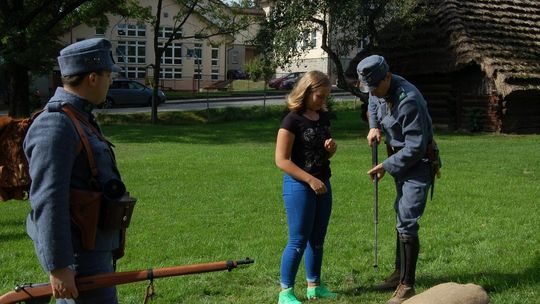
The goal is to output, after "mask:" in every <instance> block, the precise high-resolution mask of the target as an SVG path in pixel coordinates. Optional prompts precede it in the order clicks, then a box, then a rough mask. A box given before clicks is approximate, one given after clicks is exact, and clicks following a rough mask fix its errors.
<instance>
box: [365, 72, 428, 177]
mask: <svg viewBox="0 0 540 304" xmlns="http://www.w3.org/2000/svg"><path fill="white" fill-rule="evenodd" d="M387 100H389V101H390V102H387ZM389 105H392V108H391V109H390V107H389ZM368 117H369V127H370V128H378V129H382V130H383V131H384V133H385V137H386V143H387V144H389V145H390V146H392V147H394V148H397V149H400V150H399V151H398V152H397V153H395V154H393V155H392V156H390V157H388V158H387V159H386V160H384V161H383V163H382V164H383V167H384V169H385V170H386V171H387V172H388V173H389V174H390V175H392V176H393V177H394V178H396V179H397V180H403V179H409V178H411V177H415V176H418V175H419V174H421V175H424V174H426V171H425V170H415V169H416V168H417V167H418V166H415V164H417V163H418V162H419V161H420V160H421V159H422V158H424V157H425V154H426V147H427V144H428V143H429V142H430V141H431V140H432V139H433V127H432V123H431V117H430V116H429V113H428V109H427V103H426V101H425V99H424V97H423V96H422V94H421V93H420V91H419V90H418V89H417V88H416V87H415V86H414V85H413V84H411V83H410V82H408V81H407V80H405V79H404V78H403V77H401V76H398V75H392V80H391V82H390V88H389V91H388V96H387V97H385V98H377V97H375V96H373V95H371V94H370V95H369V104H368Z"/></svg>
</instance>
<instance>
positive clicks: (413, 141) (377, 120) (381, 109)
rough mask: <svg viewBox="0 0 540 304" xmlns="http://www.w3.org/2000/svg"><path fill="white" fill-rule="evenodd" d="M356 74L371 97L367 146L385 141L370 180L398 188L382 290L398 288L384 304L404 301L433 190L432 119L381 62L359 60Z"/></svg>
mask: <svg viewBox="0 0 540 304" xmlns="http://www.w3.org/2000/svg"><path fill="white" fill-rule="evenodd" d="M357 72H358V75H359V78H360V83H361V86H362V89H363V91H364V92H366V93H367V92H369V103H368V119H369V128H370V130H369V134H368V136H367V140H368V143H369V145H370V146H371V145H373V144H374V142H375V141H377V142H380V140H381V129H382V130H383V131H384V133H385V136H386V144H387V149H388V154H389V156H388V158H387V159H386V160H384V161H383V162H382V163H380V164H378V165H377V166H375V167H373V168H372V169H371V170H369V171H368V174H369V175H370V176H371V177H372V178H373V176H374V174H377V176H378V177H379V179H381V178H382V177H383V176H384V174H385V172H388V173H389V174H390V175H392V176H393V177H394V182H395V185H396V192H397V196H396V200H395V202H394V209H395V211H396V214H397V216H396V219H397V224H396V230H397V240H396V242H397V245H396V270H395V271H394V273H393V274H392V275H391V276H390V277H389V278H388V279H387V280H386V281H385V282H384V283H383V284H382V285H381V286H380V287H382V288H385V287H386V288H396V290H395V292H394V295H393V296H392V298H391V299H390V300H389V301H388V304H396V303H401V302H403V301H405V300H406V299H408V298H410V297H412V296H413V295H414V294H415V291H414V283H415V270H416V261H417V259H418V251H419V248H420V243H419V241H418V229H419V225H418V220H419V219H420V217H421V216H422V214H423V213H424V209H425V206H426V200H427V193H428V189H429V187H430V185H431V184H432V175H431V166H430V162H429V160H428V158H427V156H426V149H427V147H428V144H429V143H430V142H431V141H432V139H433V129H432V124H431V117H430V116H429V113H428V110H427V104H426V101H425V100H424V97H423V96H422V94H421V93H420V92H419V91H418V89H417V88H416V87H415V86H414V85H412V84H411V83H410V82H408V81H407V80H405V79H404V78H402V77H400V76H398V75H393V74H392V73H390V72H389V69H388V64H387V63H386V61H385V59H384V58H383V57H382V56H378V55H372V56H369V57H366V58H365V59H363V60H362V61H361V62H360V63H359V64H358V66H357Z"/></svg>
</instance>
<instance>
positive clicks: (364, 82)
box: [356, 55, 388, 93]
mask: <svg viewBox="0 0 540 304" xmlns="http://www.w3.org/2000/svg"><path fill="white" fill-rule="evenodd" d="M356 71H357V72H358V78H359V80H360V90H361V91H362V92H364V93H367V92H369V91H373V90H375V89H376V88H377V86H378V85H379V83H380V82H381V80H383V79H384V77H385V76H386V73H388V64H387V63H386V60H384V57H382V56H379V55H371V56H368V57H366V58H364V59H362V61H360V63H358V65H357V66H356Z"/></svg>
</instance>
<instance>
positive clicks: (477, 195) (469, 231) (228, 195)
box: [0, 105, 540, 303]
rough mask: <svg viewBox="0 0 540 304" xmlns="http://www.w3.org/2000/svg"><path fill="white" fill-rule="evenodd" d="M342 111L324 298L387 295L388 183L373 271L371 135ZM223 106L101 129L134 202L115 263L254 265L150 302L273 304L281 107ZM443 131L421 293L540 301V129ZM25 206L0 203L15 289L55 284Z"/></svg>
mask: <svg viewBox="0 0 540 304" xmlns="http://www.w3.org/2000/svg"><path fill="white" fill-rule="evenodd" d="M349 106H350V105H349ZM334 109H335V110H336V114H337V119H336V120H334V121H333V135H334V137H335V138H336V140H337V142H338V152H337V154H336V155H335V157H334V158H333V159H332V171H333V177H332V183H333V191H334V210H333V214H332V218H331V222H330V226H329V232H328V236H327V241H326V245H325V248H326V249H325V250H326V251H325V262H324V265H323V279H324V280H325V281H326V283H327V285H328V286H329V287H330V288H332V289H335V290H336V291H337V292H339V293H340V294H341V297H340V298H339V299H338V300H337V301H319V302H320V303H384V302H385V301H386V300H387V299H388V298H389V297H390V295H391V294H390V293H379V292H375V291H373V289H372V288H373V286H374V285H375V284H376V283H378V282H379V281H380V280H381V279H382V278H383V277H384V276H385V275H387V274H388V273H389V272H390V271H391V270H392V263H393V250H394V244H395V243H394V242H395V241H394V237H395V235H394V228H393V227H394V211H393V209H392V201H393V198H394V195H395V194H394V186H393V182H392V180H391V178H390V176H386V177H385V178H384V179H383V180H382V181H381V183H380V195H379V201H380V219H379V270H374V269H373V267H372V264H373V219H372V217H373V216H372V208H373V207H372V204H373V201H372V197H373V192H372V191H373V190H372V184H371V182H370V180H369V179H368V177H367V175H366V174H365V172H366V171H367V170H368V168H369V166H370V163H371V154H370V149H369V147H368V146H367V144H366V142H365V135H366V132H367V129H366V125H365V124H364V123H363V122H361V121H360V119H359V114H358V113H357V111H354V110H352V109H350V108H348V107H347V106H342V105H339V106H337V105H336V107H335V108H334ZM220 111H221V112H219V111H218V112H213V113H211V114H212V116H211V117H214V119H213V120H211V121H209V120H205V119H204V118H205V117H206V116H205V115H206V113H205V112H204V111H203V112H200V113H191V114H190V115H191V116H190V117H195V118H194V119H192V120H189V119H187V120H186V121H188V122H184V123H183V124H176V125H175V124H172V121H173V120H174V118H173V117H169V118H164V117H163V118H162V121H164V122H167V121H168V124H162V125H157V126H154V125H149V124H137V123H134V122H132V121H129V120H125V121H124V123H122V124H107V125H105V126H104V132H105V133H106V134H107V135H108V137H109V139H110V140H111V141H112V142H114V143H115V145H116V152H117V158H118V165H119V168H120V170H121V172H122V174H123V178H124V180H125V182H126V184H127V186H128V188H129V191H130V192H131V193H132V195H133V196H135V197H137V198H138V202H137V206H136V209H135V214H134V216H133V219H132V222H131V227H130V228H129V231H128V237H129V239H128V245H127V252H126V256H125V257H124V258H123V259H122V260H120V261H119V269H118V270H119V271H129V270H135V269H147V268H149V267H154V268H157V267H165V266H173V265H186V264H191V263H205V262H211V261H221V260H226V259H230V258H232V259H241V258H244V257H246V256H249V257H251V258H254V259H255V264H253V265H252V266H250V267H245V268H243V269H236V270H234V271H232V272H230V273H227V272H217V273H208V274H200V275H190V276H184V277H174V278H166V279H159V280H156V281H155V288H156V293H157V296H156V298H155V300H154V302H153V303H276V302H277V293H278V290H279V262H280V257H281V251H282V249H283V247H284V245H285V243H286V241H287V226H286V218H285V212H284V210H283V204H282V200H281V172H280V171H279V170H278V169H277V168H276V167H275V165H274V147H275V144H274V142H275V135H276V131H277V129H278V127H279V120H280V115H281V114H280V113H281V109H278V108H272V107H270V108H268V109H267V112H265V113H263V114H261V115H260V116H257V115H259V114H257V115H255V116H254V117H257V119H251V120H250V119H247V118H249V117H248V115H246V114H245V113H244V114H242V111H240V110H238V111H233V110H220ZM227 111H228V112H227ZM254 111H256V110H254ZM227 113H228V114H227ZM231 113H233V114H231ZM161 114H164V113H161ZM161 114H160V115H161ZM169 115H178V114H169ZM227 115H228V116H227ZM219 117H221V118H219ZM223 117H228V118H226V119H225V118H223ZM100 119H102V121H106V119H105V117H101V118H100ZM138 119H139V121H142V120H144V119H143V118H138ZM109 120H110V119H109ZM113 120H116V121H117V120H119V119H118V118H115V119H113ZM437 138H438V143H439V146H440V148H441V150H442V158H443V169H442V178H441V179H439V180H437V183H436V189H435V194H434V198H433V201H428V206H427V209H426V213H425V216H424V218H423V219H422V220H421V231H420V233H421V253H420V257H419V262H418V272H417V281H418V283H417V285H418V286H417V290H418V291H422V290H425V289H427V288H429V287H431V286H434V285H436V284H439V283H443V282H448V281H454V282H460V283H475V284H479V285H481V286H483V287H484V288H485V289H486V290H487V291H488V292H489V295H490V297H491V300H492V303H537V299H538V297H539V296H540V295H539V290H540V282H539V281H540V246H539V241H540V234H539V232H540V230H539V228H538V224H539V221H538V218H539V216H540V214H539V213H540V212H539V204H540V199H539V195H540V159H539V158H538V151H539V148H540V136H538V135H527V136H520V135H495V134H460V133H447V132H438V133H437ZM383 153H384V152H383V149H382V148H381V150H380V155H382V154H383ZM381 158H383V157H381ZM28 211H29V206H28V202H18V201H10V202H7V203H2V204H0V227H2V228H1V230H0V244H1V246H0V247H1V250H0V265H1V268H0V269H1V270H2V272H1V275H0V287H1V290H0V293H1V292H7V291H8V290H10V288H12V286H14V285H15V284H17V283H23V282H41V281H46V280H47V276H46V275H45V274H44V273H43V272H42V271H41V269H40V267H39V265H38V263H37V260H36V258H35V256H34V252H33V247H32V243H31V241H30V240H29V239H28V237H26V235H25V230H24V220H25V217H26V214H27V213H28ZM301 268H303V267H301ZM304 275H305V273H304V271H303V269H302V270H301V271H300V272H299V274H298V277H297V282H298V283H297V288H296V289H297V290H296V291H297V294H298V295H299V298H300V299H301V300H305V282H304V279H303V278H304ZM145 287H146V283H142V282H141V283H135V284H129V285H123V286H119V288H118V290H119V294H120V299H121V303H139V302H141V301H142V297H143V295H144V289H145Z"/></svg>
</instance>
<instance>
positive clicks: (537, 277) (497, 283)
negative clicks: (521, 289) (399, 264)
mask: <svg viewBox="0 0 540 304" xmlns="http://www.w3.org/2000/svg"><path fill="white" fill-rule="evenodd" d="M417 282H418V283H420V284H422V285H425V286H428V287H431V286H435V285H438V284H442V283H446V282H456V283H460V284H467V283H473V284H477V285H480V286H482V287H483V288H484V289H485V290H486V291H487V292H488V293H491V292H501V291H504V290H506V289H510V288H514V287H518V286H523V285H531V286H538V283H540V255H538V254H537V255H536V256H535V260H534V263H533V264H532V265H530V266H529V267H527V268H526V269H524V270H523V271H522V272H519V273H511V272H508V273H501V272H482V273H470V274H467V273H464V274H461V275H457V276H440V277H431V276H423V277H420V278H418V280H417Z"/></svg>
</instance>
